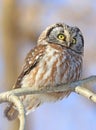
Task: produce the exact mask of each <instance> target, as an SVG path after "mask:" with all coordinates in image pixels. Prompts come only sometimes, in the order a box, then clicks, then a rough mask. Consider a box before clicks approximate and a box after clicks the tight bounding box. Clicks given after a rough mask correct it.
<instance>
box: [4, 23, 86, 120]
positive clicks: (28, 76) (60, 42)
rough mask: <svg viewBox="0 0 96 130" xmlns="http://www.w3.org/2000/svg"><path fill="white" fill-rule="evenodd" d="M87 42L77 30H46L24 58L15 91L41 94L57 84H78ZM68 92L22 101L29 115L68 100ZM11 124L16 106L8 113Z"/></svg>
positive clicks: (59, 25)
mask: <svg viewBox="0 0 96 130" xmlns="http://www.w3.org/2000/svg"><path fill="white" fill-rule="evenodd" d="M83 51H84V39H83V36H82V33H81V31H80V29H79V28H78V27H71V26H68V25H66V24H64V23H56V24H53V25H51V26H49V27H47V28H46V29H45V30H44V31H43V32H42V33H41V35H40V37H39V38H38V41H37V46H36V47H35V48H34V49H32V50H31V51H30V52H29V53H28V54H27V56H26V58H25V63H24V65H23V69H22V71H21V73H20V75H19V76H18V78H17V81H16V83H15V85H14V88H13V89H15V88H24V87H33V90H40V89H41V87H42V88H46V87H48V86H49V87H56V85H57V84H61V83H64V84H65V83H70V82H72V81H77V80H79V79H80V77H81V72H82V58H83ZM70 93H71V92H70V90H69V91H66V92H56V93H55V92H52V93H46V94H33V95H24V96H21V97H20V100H21V101H22V102H23V104H24V107H25V111H26V114H28V113H29V112H30V111H32V110H35V109H36V108H37V107H39V106H40V105H41V104H43V103H44V102H55V101H57V100H60V99H62V98H64V97H65V96H68V95H69V94H70ZM5 115H6V117H7V118H8V119H9V120H13V119H15V118H16V117H17V116H18V111H17V110H16V108H15V107H14V105H13V104H10V106H9V107H7V108H6V110H5Z"/></svg>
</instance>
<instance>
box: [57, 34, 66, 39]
mask: <svg viewBox="0 0 96 130" xmlns="http://www.w3.org/2000/svg"><path fill="white" fill-rule="evenodd" d="M57 38H58V39H59V40H65V36H64V34H58V36H57Z"/></svg>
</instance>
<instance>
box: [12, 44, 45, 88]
mask: <svg viewBox="0 0 96 130" xmlns="http://www.w3.org/2000/svg"><path fill="white" fill-rule="evenodd" d="M44 52H45V46H43V45H39V46H36V47H35V48H34V49H32V50H31V51H30V52H29V53H28V54H27V56H26V58H25V63H24V65H23V69H22V72H21V74H20V75H19V76H18V79H17V81H16V83H15V85H14V87H13V89H14V88H20V87H21V81H22V79H23V77H24V76H25V75H27V74H28V73H30V71H31V70H32V69H34V68H35V67H36V65H37V64H38V63H39V61H40V59H41V58H42V57H43V55H44Z"/></svg>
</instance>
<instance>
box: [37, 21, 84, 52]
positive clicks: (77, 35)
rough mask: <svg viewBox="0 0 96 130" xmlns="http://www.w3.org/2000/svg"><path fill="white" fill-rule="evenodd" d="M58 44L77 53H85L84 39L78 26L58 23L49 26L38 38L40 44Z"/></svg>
mask: <svg viewBox="0 0 96 130" xmlns="http://www.w3.org/2000/svg"><path fill="white" fill-rule="evenodd" d="M51 43H53V44H57V45H60V46H64V47H66V48H69V49H71V50H73V51H75V52H77V53H83V49H84V39H83V35H82V33H81V31H80V29H79V28H78V27H71V26H68V25H66V24H64V23H57V24H54V25H51V26H49V27H47V28H46V29H45V30H44V31H43V32H42V34H41V35H40V37H39V39H38V44H44V45H45V44H51Z"/></svg>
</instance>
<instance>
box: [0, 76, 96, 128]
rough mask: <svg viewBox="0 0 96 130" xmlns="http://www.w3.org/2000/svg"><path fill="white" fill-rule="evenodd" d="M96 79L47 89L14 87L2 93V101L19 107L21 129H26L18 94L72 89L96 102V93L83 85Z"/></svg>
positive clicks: (92, 77) (0, 101) (91, 77)
mask: <svg viewBox="0 0 96 130" xmlns="http://www.w3.org/2000/svg"><path fill="white" fill-rule="evenodd" d="M94 81H95V82H96V76H90V77H88V78H86V79H82V80H79V81H76V82H72V83H68V84H58V85H57V86H54V87H49V86H47V87H46V88H45V89H43V86H42V87H41V89H40V90H33V88H34V87H31V88H30V87H29V88H28V87H27V88H18V89H13V90H11V91H7V92H3V93H1V94H0V103H2V102H12V103H13V104H14V105H15V106H16V107H17V109H18V112H19V120H20V128H19V130H24V126H25V112H24V106H23V104H22V102H21V101H20V99H19V98H18V96H23V95H30V94H45V93H51V92H64V91H69V90H70V91H71V92H76V93H78V94H80V95H82V96H84V97H87V98H88V99H91V100H92V101H93V102H95V103H96V94H94V93H93V92H91V91H90V90H88V89H87V88H84V87H83V86H84V85H85V84H86V83H87V84H88V83H90V82H94Z"/></svg>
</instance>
